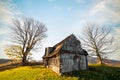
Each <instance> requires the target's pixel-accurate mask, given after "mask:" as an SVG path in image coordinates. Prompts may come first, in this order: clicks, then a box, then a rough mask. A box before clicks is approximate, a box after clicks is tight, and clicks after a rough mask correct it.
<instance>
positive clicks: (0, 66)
mask: <svg viewBox="0 0 120 80" xmlns="http://www.w3.org/2000/svg"><path fill="white" fill-rule="evenodd" d="M20 66H21V63H13V62H8V63H4V64H0V72H1V71H5V70H10V69H14V68H17V67H20Z"/></svg>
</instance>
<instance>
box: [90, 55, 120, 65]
mask: <svg viewBox="0 0 120 80" xmlns="http://www.w3.org/2000/svg"><path fill="white" fill-rule="evenodd" d="M103 62H105V63H106V64H108V65H112V66H120V61H118V60H111V59H103ZM88 63H92V64H95V63H97V58H96V57H90V56H89V57H88Z"/></svg>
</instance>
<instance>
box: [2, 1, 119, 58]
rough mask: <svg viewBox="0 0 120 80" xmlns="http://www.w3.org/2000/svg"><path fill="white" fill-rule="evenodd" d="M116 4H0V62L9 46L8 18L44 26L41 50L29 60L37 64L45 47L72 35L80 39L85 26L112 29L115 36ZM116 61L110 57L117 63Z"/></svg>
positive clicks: (106, 2)
mask: <svg viewBox="0 0 120 80" xmlns="http://www.w3.org/2000/svg"><path fill="white" fill-rule="evenodd" d="M119 3H120V0H0V42H1V44H0V58H7V56H6V55H5V53H4V49H5V47H6V46H7V45H8V44H10V38H9V37H10V29H9V27H10V26H12V18H21V17H24V16H26V17H32V18H34V19H35V20H38V21H40V22H42V23H44V24H45V25H46V26H47V29H48V31H47V36H48V37H47V38H46V39H45V40H44V43H43V45H42V46H43V48H42V49H40V50H39V51H38V52H33V59H36V60H40V59H42V56H43V55H44V50H45V47H48V46H54V45H55V44H56V43H58V42H59V41H61V40H62V39H64V38H65V37H67V36H68V35H70V34H72V33H73V34H75V35H76V36H78V35H80V34H81V30H82V28H83V25H84V24H85V23H86V22H92V23H98V24H104V25H108V26H110V27H111V26H112V27H113V29H115V31H116V33H118V32H119V31H120V29H119V27H120V5H119ZM81 36H82V35H81ZM119 57H120V55H119V54H114V55H112V57H111V56H110V58H112V59H117V60H120V58H119Z"/></svg>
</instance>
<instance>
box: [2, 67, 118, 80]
mask: <svg viewBox="0 0 120 80" xmlns="http://www.w3.org/2000/svg"><path fill="white" fill-rule="evenodd" d="M0 80H120V68H117V67H109V66H99V65H98V66H94V65H92V66H90V67H89V70H85V71H75V72H71V73H67V74H64V75H63V76H60V75H58V74H56V73H55V72H53V71H52V70H50V69H48V68H44V67H43V66H24V67H17V68H14V69H9V70H4V71H1V72H0Z"/></svg>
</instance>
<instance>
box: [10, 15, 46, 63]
mask: <svg viewBox="0 0 120 80" xmlns="http://www.w3.org/2000/svg"><path fill="white" fill-rule="evenodd" d="M13 24H14V26H13V27H11V30H12V36H13V37H12V40H13V42H14V43H16V44H18V45H20V46H21V48H22V56H23V57H22V64H23V65H26V63H27V56H28V54H30V51H31V50H33V49H36V48H38V46H40V45H41V42H42V41H43V39H44V38H45V37H46V31H47V28H46V26H45V25H44V24H43V23H40V22H39V21H36V20H34V19H33V18H26V17H24V18H22V20H18V19H13Z"/></svg>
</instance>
